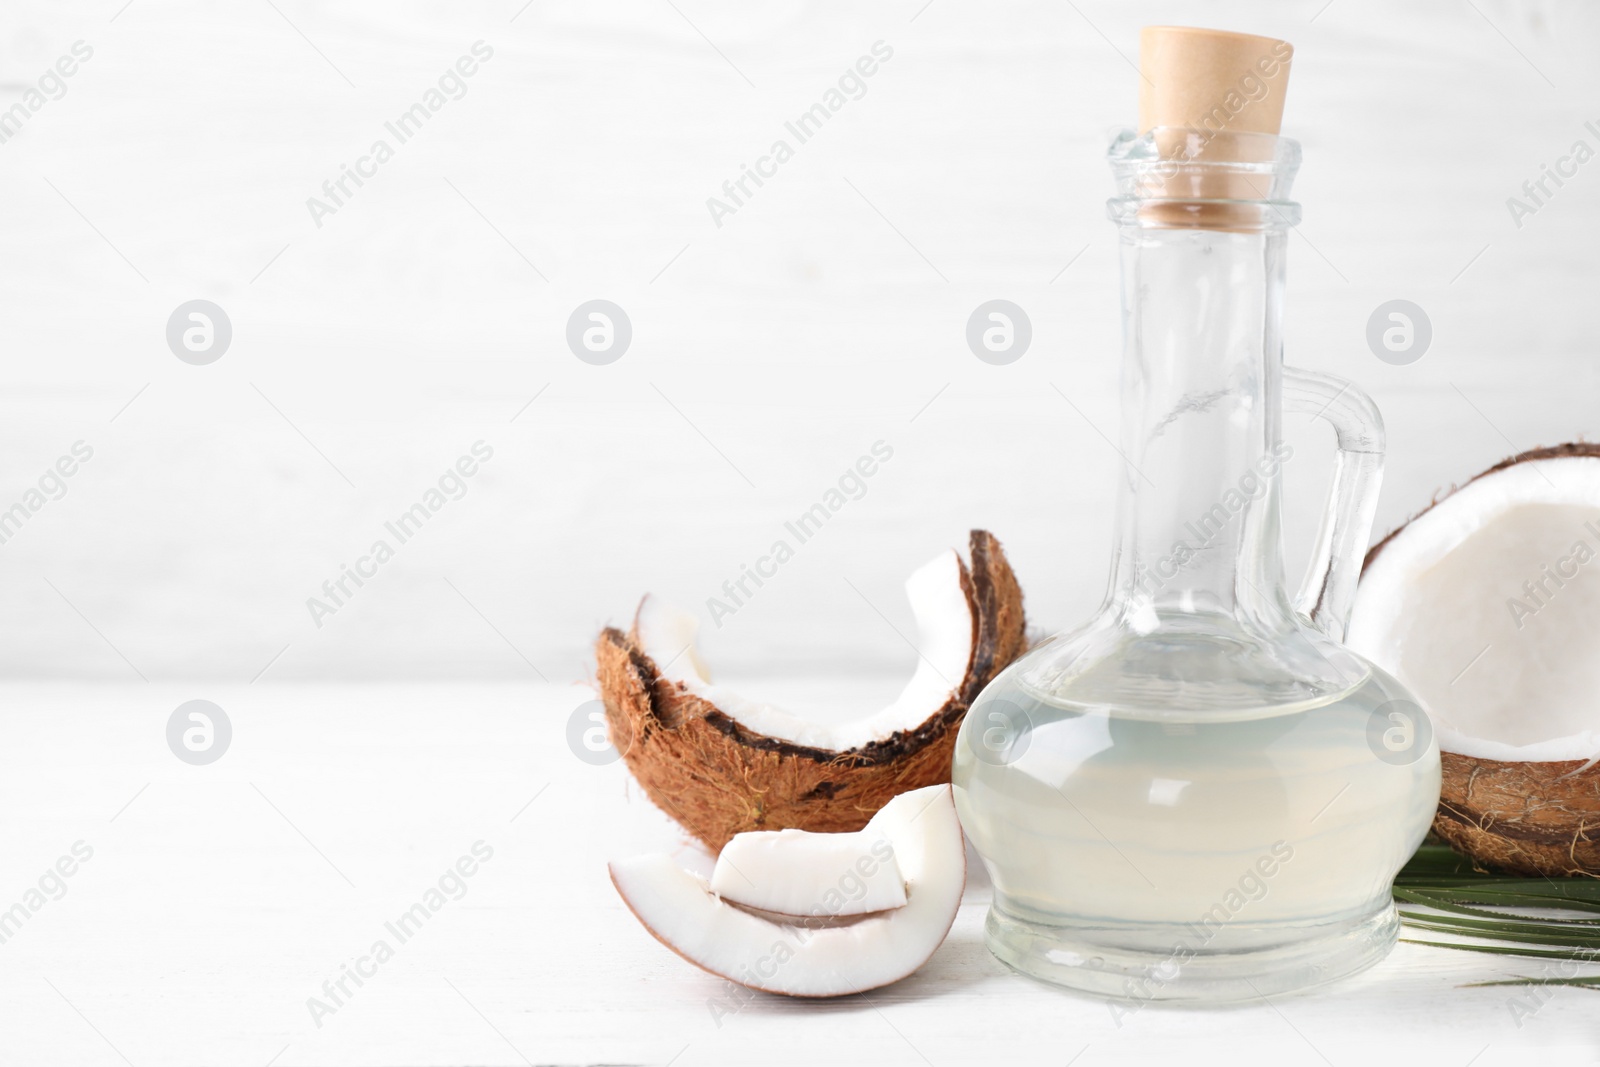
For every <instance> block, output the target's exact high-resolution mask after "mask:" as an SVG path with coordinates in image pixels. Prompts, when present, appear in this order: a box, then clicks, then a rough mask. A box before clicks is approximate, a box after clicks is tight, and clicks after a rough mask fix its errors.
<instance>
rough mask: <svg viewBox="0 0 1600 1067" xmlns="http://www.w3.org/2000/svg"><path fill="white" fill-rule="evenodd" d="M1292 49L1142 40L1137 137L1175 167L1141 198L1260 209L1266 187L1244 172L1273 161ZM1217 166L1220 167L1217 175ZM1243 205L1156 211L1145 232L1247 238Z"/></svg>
mask: <svg viewBox="0 0 1600 1067" xmlns="http://www.w3.org/2000/svg"><path fill="white" fill-rule="evenodd" d="M1293 57H1294V48H1293V46H1292V45H1290V44H1289V43H1288V42H1287V41H1280V40H1277V39H1276V38H1272V37H1256V36H1253V35H1251V34H1247V33H1229V32H1226V31H1223V30H1205V29H1198V28H1195V27H1191V26H1146V27H1145V28H1144V29H1143V30H1142V31H1141V32H1140V34H1139V71H1140V74H1141V75H1142V76H1143V77H1142V78H1141V80H1140V86H1139V133H1141V134H1147V133H1148V134H1151V136H1152V137H1153V138H1154V140H1155V147H1156V151H1157V154H1158V155H1159V156H1160V158H1161V159H1163V160H1170V161H1173V162H1172V165H1171V166H1170V167H1169V168H1168V169H1165V170H1162V171H1159V172H1158V174H1157V176H1155V177H1153V178H1152V179H1151V181H1150V182H1149V184H1148V185H1147V187H1146V188H1145V189H1144V190H1143V192H1144V195H1146V196H1148V197H1150V198H1151V199H1153V200H1162V199H1169V200H1173V201H1261V200H1266V199H1268V192H1267V185H1266V183H1265V182H1264V181H1263V180H1262V178H1261V176H1260V175H1259V174H1254V173H1250V172H1249V168H1248V167H1236V168H1230V167H1228V166H1227V164H1244V165H1248V164H1257V163H1262V162H1264V161H1267V160H1270V159H1271V157H1272V153H1273V152H1274V151H1275V149H1276V145H1275V138H1276V137H1277V134H1278V132H1279V127H1280V125H1281V124H1282V122H1283V102H1284V98H1285V97H1286V96H1287V95H1288V89H1289V64H1290V61H1291V60H1292V59H1293ZM1213 164H1221V166H1213ZM1258 214H1259V213H1258V212H1257V211H1254V210H1252V209H1251V208H1250V207H1247V206H1245V205H1244V204H1234V205H1228V204H1223V203H1212V204H1195V203H1189V204H1178V203H1168V204H1161V203H1153V204H1149V205H1147V207H1146V209H1144V210H1141V212H1140V215H1141V217H1142V218H1143V219H1144V220H1145V222H1146V224H1147V225H1157V226H1182V227H1193V228H1202V229H1218V230H1250V229H1254V228H1256V227H1255V226H1254V225H1253V224H1252V222H1251V220H1252V219H1253V218H1256V217H1257V216H1258Z"/></svg>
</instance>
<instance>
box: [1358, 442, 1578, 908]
mask: <svg viewBox="0 0 1600 1067" xmlns="http://www.w3.org/2000/svg"><path fill="white" fill-rule="evenodd" d="M1571 457H1589V458H1600V444H1591V443H1589V442H1587V441H1575V442H1570V443H1568V444H1562V445H1554V446H1551V447H1548V448H1535V449H1531V450H1529V451H1527V452H1521V453H1518V454H1517V455H1515V456H1512V457H1510V458H1509V459H1505V460H1502V461H1501V462H1499V463H1496V464H1495V465H1494V466H1493V467H1490V468H1489V469H1488V470H1486V471H1484V472H1483V473H1482V474H1479V475H1476V476H1475V477H1473V478H1471V479H1469V480H1468V481H1467V482H1465V483H1463V485H1461V486H1454V487H1452V488H1451V489H1450V490H1449V491H1448V492H1446V493H1444V494H1443V495H1441V496H1436V497H1435V498H1434V500H1433V502H1432V503H1430V504H1429V505H1428V506H1427V507H1426V508H1424V509H1423V510H1422V511H1420V512H1418V513H1417V514H1416V515H1413V516H1412V517H1411V518H1410V519H1407V520H1406V521H1405V522H1404V523H1402V524H1401V525H1400V526H1399V527H1397V528H1396V529H1394V530H1393V531H1391V532H1390V533H1389V534H1388V535H1387V536H1386V537H1384V538H1383V540H1381V541H1379V542H1378V543H1377V544H1375V545H1373V546H1372V548H1371V549H1369V550H1368V551H1367V556H1366V559H1365V560H1364V561H1363V563H1362V570H1363V571H1365V570H1366V568H1367V567H1369V566H1371V565H1372V561H1373V560H1375V559H1377V558H1378V554H1379V553H1380V552H1382V551H1383V549H1384V548H1385V547H1387V546H1388V544H1389V542H1391V541H1393V540H1394V538H1395V536H1396V535H1397V534H1399V533H1400V532H1401V531H1402V530H1404V529H1405V528H1406V527H1407V526H1409V525H1410V524H1411V523H1412V522H1414V521H1415V520H1416V519H1418V518H1420V517H1421V516H1423V515H1425V514H1427V513H1428V512H1429V511H1432V510H1433V509H1434V508H1435V507H1437V506H1438V505H1439V504H1440V502H1442V501H1444V500H1447V499H1449V498H1450V497H1451V496H1452V495H1454V494H1455V493H1457V492H1459V491H1460V490H1461V489H1462V488H1464V486H1466V485H1471V484H1472V483H1473V482H1475V481H1477V480H1478V479H1479V478H1484V477H1487V476H1488V475H1491V474H1494V473H1496V472H1498V471H1503V470H1505V469H1506V468H1507V467H1512V466H1515V465H1516V464H1518V463H1527V462H1530V461H1533V460H1542V459H1566V458H1571ZM1440 762H1441V765H1442V772H1443V777H1442V781H1441V784H1440V791H1439V810H1438V811H1437V812H1436V813H1435V815H1434V819H1433V832H1434V833H1435V834H1437V835H1438V836H1439V837H1440V839H1441V840H1443V841H1444V842H1445V843H1446V844H1448V845H1449V846H1450V847H1451V848H1453V849H1455V850H1456V851H1457V852H1459V853H1461V854H1462V855H1464V856H1466V857H1467V858H1468V859H1470V860H1472V862H1473V863H1474V864H1475V865H1477V866H1478V867H1481V868H1483V869H1484V870H1494V871H1504V872H1506V873H1509V874H1521V875H1530V876H1538V875H1545V876H1550V877H1558V876H1562V875H1588V876H1600V766H1595V767H1590V766H1587V765H1586V763H1585V762H1584V761H1582V760H1561V761H1551V762H1537V761H1502V760H1492V759H1479V758H1477V757H1473V756H1463V755H1460V754H1459V753H1455V752H1441V753H1440Z"/></svg>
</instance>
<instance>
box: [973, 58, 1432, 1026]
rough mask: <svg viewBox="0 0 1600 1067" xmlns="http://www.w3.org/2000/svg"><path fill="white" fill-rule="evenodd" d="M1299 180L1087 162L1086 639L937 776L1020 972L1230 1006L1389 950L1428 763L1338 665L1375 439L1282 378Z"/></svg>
mask: <svg viewBox="0 0 1600 1067" xmlns="http://www.w3.org/2000/svg"><path fill="white" fill-rule="evenodd" d="M1152 34H1153V35H1154V37H1153V40H1154V43H1155V45H1156V47H1155V48H1154V49H1153V52H1154V54H1155V55H1157V56H1164V57H1166V58H1167V59H1168V60H1169V61H1172V62H1171V63H1170V69H1169V68H1167V67H1163V68H1161V69H1159V70H1157V71H1156V72H1155V74H1154V76H1151V77H1149V78H1147V79H1146V82H1147V88H1152V87H1163V88H1164V89H1172V90H1173V91H1174V92H1176V91H1177V90H1179V89H1184V88H1185V78H1190V77H1192V76H1193V75H1194V72H1195V71H1196V70H1197V69H1203V68H1204V69H1210V68H1211V67H1214V68H1215V70H1214V73H1216V74H1217V76H1218V78H1219V79H1220V81H1219V84H1222V85H1224V86H1226V85H1228V84H1232V82H1231V81H1230V79H1231V78H1232V77H1233V74H1234V73H1236V70H1235V65H1236V64H1238V63H1245V62H1246V61H1247V60H1249V59H1251V57H1253V56H1254V55H1255V54H1256V53H1257V51H1258V50H1261V49H1266V50H1268V51H1269V52H1272V53H1273V54H1277V53H1278V52H1282V51H1283V50H1284V49H1287V46H1286V45H1284V44H1283V42H1281V41H1270V40H1266V39H1263V38H1246V37H1238V36H1237V35H1229V34H1218V33H1216V32H1215V31H1188V30H1180V29H1174V28H1170V27H1168V28H1160V29H1156V30H1146V41H1145V45H1146V46H1147V51H1150V49H1149V47H1148V46H1150V44H1151V42H1152V36H1151V35H1152ZM1280 46H1281V48H1280ZM1285 55H1286V53H1285ZM1286 62H1287V61H1286V59H1285V65H1286ZM1247 65H1248V64H1247ZM1191 87H1192V86H1191ZM1279 92H1280V93H1281V86H1280V87H1279ZM1192 95H1193V94H1189V95H1185V94H1184V93H1179V94H1178V97H1175V98H1174V99H1178V98H1179V97H1181V98H1182V99H1184V100H1187V99H1189V98H1190V96H1192ZM1201 95H1202V96H1203V94H1201ZM1279 100H1280V103H1281V97H1280V98H1279ZM1174 106H1176V105H1174ZM1180 117H1181V116H1180ZM1299 159H1300V153H1299V146H1298V145H1296V144H1295V142H1293V141H1291V140H1289V139H1288V138H1284V137H1279V136H1277V134H1276V122H1275V120H1274V122H1273V123H1272V124H1271V130H1270V132H1260V131H1245V132H1238V133H1234V132H1221V133H1218V132H1216V131H1213V130H1197V129H1194V128H1191V127H1186V126H1162V125H1159V124H1157V125H1155V126H1153V127H1152V128H1150V129H1148V130H1146V131H1145V132H1143V133H1141V134H1137V135H1136V134H1134V133H1132V132H1129V133H1126V134H1124V135H1122V136H1121V137H1119V138H1118V139H1117V140H1116V141H1115V142H1114V143H1113V145H1112V149H1111V163H1112V169H1113V172H1114V174H1115V175H1116V178H1117V184H1118V192H1119V195H1118V196H1117V197H1116V198H1115V199H1113V200H1112V201H1111V203H1110V213H1111V217H1112V219H1113V220H1114V221H1115V222H1116V223H1117V231H1118V239H1119V245H1120V249H1121V257H1122V318H1123V322H1122V326H1123V331H1122V332H1123V352H1122V427H1121V433H1122V437H1121V442H1120V444H1119V447H1118V448H1117V450H1116V451H1117V458H1118V459H1120V460H1121V470H1122V491H1121V494H1120V497H1119V503H1118V517H1117V537H1116V544H1115V548H1114V551H1113V554H1112V565H1111V580H1110V582H1109V585H1108V591H1107V595H1106V599H1105V601H1104V603H1103V604H1102V605H1101V607H1100V610H1099V611H1098V612H1096V613H1095V614H1094V616H1093V617H1092V618H1090V619H1089V620H1088V621H1087V622H1086V623H1084V624H1083V625H1082V626H1079V627H1078V628H1076V629H1074V630H1072V631H1070V632H1068V633H1066V634H1063V635H1061V636H1059V637H1057V638H1055V639H1053V640H1051V641H1049V642H1047V643H1046V644H1044V645H1043V646H1041V647H1038V648H1035V649H1033V650H1032V651H1030V652H1028V653H1027V654H1026V655H1024V656H1023V657H1021V658H1020V659H1018V660H1017V661H1016V662H1015V663H1013V664H1012V665H1011V666H1010V667H1008V668H1007V669H1006V670H1005V671H1004V672H1002V673H1001V674H1000V675H999V676H998V677H996V678H995V680H994V681H993V682H991V683H990V684H989V686H988V687H987V688H985V690H984V691H983V693H982V694H980V695H979V697H978V698H977V699H976V700H975V701H974V703H973V705H972V707H971V709H970V710H969V711H968V712H967V715H966V718H965V720H964V721H963V724H962V727H961V733H960V736H959V738H958V739H957V743H956V749H955V755H954V767H953V779H954V782H955V789H956V793H955V795H956V803H957V809H958V811H959V813H960V815H961V820H962V824H963V826H964V827H965V829H966V831H967V834H968V837H969V838H970V840H971V842H972V844H973V846H974V847H975V848H976V850H977V852H978V854H979V856H980V857H981V858H982V860H983V862H984V865H985V867H986V868H987V869H988V871H989V875H990V878H991V880H992V882H993V885H994V900H993V904H992V906H991V908H990V912H989V918H988V924H987V928H986V936H987V940H988V944H989V947H990V949H991V950H992V951H993V952H994V953H995V955H996V956H998V957H999V958H1000V959H1002V960H1004V961H1005V962H1006V963H1008V964H1010V965H1011V966H1013V967H1015V968H1016V969H1018V970H1020V971H1022V972H1024V973H1026V974H1029V975H1033V976H1035V977H1038V978H1042V979H1046V980H1048V981H1052V982H1058V983H1061V984H1064V985H1068V986H1074V987H1077V988H1081V989H1086V990H1092V991H1094V992H1098V993H1102V994H1107V995H1110V996H1114V997H1119V998H1123V999H1127V1000H1133V1001H1141V1002H1142V1001H1145V1000H1151V999H1180V1000H1182V999H1189V1000H1228V999H1254V998H1256V997H1258V996H1261V995H1266V994H1272V993H1277V992H1283V991H1286V990H1292V989H1300V988H1305V987H1307V986H1312V985H1317V984H1320V983H1324V982H1329V981H1332V980H1334V979H1337V978H1340V977H1343V976H1345V975H1348V974H1352V973H1354V972H1356V971H1359V970H1361V969H1363V968H1365V967H1368V966H1371V965H1372V964H1374V963H1376V962H1377V961H1378V960H1380V959H1382V958H1383V956H1384V955H1385V954H1386V953H1387V952H1388V951H1389V949H1390V948H1391V947H1392V945H1393V944H1394V942H1395V939H1396V935H1397V931H1398V920H1397V917H1396V914H1395V910H1394V906H1393V903H1392V901H1391V898H1390V886H1391V884H1392V882H1393V879H1394V876H1395V874H1396V873H1397V872H1398V871H1399V869H1400V867H1401V866H1402V865H1403V864H1404V862H1405V860H1406V859H1407V857H1408V856H1409V855H1410V854H1411V853H1412V852H1413V851H1414V850H1415V848H1416V847H1417V845H1418V844H1420V843H1421V841H1422V838H1423V836H1424V834H1425V833H1426V831H1427V827H1428V825H1429V823H1430V821H1431V819H1432V817H1433V813H1434V809H1435V808H1436V806H1437V805H1438V800H1439V751H1438V746H1437V744H1436V743H1435V742H1434V740H1433V738H1432V731H1431V729H1430V726H1429V722H1428V718H1427V715H1426V713H1425V711H1424V710H1423V708H1422V707H1421V706H1420V705H1419V703H1418V702H1417V701H1416V699H1415V698H1414V697H1412V696H1411V695H1410V694H1408V693H1407V692H1406V690H1405V689H1404V688H1403V687H1402V686H1401V685H1400V683H1399V682H1397V681H1396V680H1395V679H1394V678H1392V677H1391V676H1389V675H1387V674H1385V673H1383V672H1382V671H1380V670H1379V669H1378V668H1376V667H1374V666H1373V665H1371V664H1370V663H1368V662H1366V661H1365V660H1364V659H1362V658H1361V657H1360V656H1358V655H1356V654H1355V653H1353V652H1351V651H1350V650H1348V649H1346V648H1345V647H1344V646H1343V645H1342V644H1341V639H1342V637H1343V633H1344V627H1345V624H1346V622H1347V621H1348V618H1349V613H1350V607H1351V604H1352V601H1353V598H1354V591H1355V584H1356V579H1357V577H1358V576H1359V574H1360V570H1361V559H1362V554H1363V550H1364V549H1365V547H1366V543H1367V538H1368V535H1369V533H1370V530H1371V524H1372V514H1373V509H1374V507H1375V505H1376V498H1377V492H1378V485H1379V480H1380V476H1381V472H1382V465H1383V441H1384V436H1383V423H1382V420H1381V419H1380V418H1379V416H1378V412H1377V409H1376V407H1375V406H1373V404H1372V402H1371V400H1369V399H1368V398H1367V397H1366V396H1365V395H1364V394H1362V392H1361V391H1360V390H1359V389H1358V388H1356V387H1355V386H1354V385H1353V384H1351V383H1349V382H1344V381H1341V380H1339V379H1336V378H1332V377H1331V376H1326V375H1317V374H1309V373H1306V372H1300V371H1293V370H1290V369H1288V368H1286V367H1285V366H1284V365H1283V299H1284V284H1285V257H1286V254H1287V247H1288V232H1289V229H1290V227H1291V226H1293V225H1294V223H1295V222H1296V221H1297V219H1298V213H1299V207H1298V205H1296V204H1295V203H1294V202H1293V201H1291V200H1290V199H1289V189H1290V185H1291V183H1292V181H1293V178H1294V174H1295V170H1296V168H1297V166H1298V164H1299ZM1286 409H1287V410H1291V411H1298V412H1304V413H1305V414H1308V415H1312V416H1315V417H1317V418H1320V419H1322V420H1324V421H1326V422H1327V423H1329V424H1331V426H1332V427H1333V429H1334V431H1335V433H1336V435H1337V438H1338V447H1337V450H1336V452H1335V467H1334V473H1333V479H1332V492H1331V499H1330V501H1329V504H1328V507H1327V509H1326V511H1325V514H1324V520H1323V524H1322V527H1321V532H1320V534H1319V536H1318V541H1317V544H1316V547H1315V548H1314V550H1313V552H1312V553H1311V564H1310V567H1309V568H1308V571H1307V574H1306V578H1305V581H1304V582H1303V584H1302V586H1301V591H1300V593H1299V595H1298V596H1297V597H1295V598H1293V599H1291V597H1290V595H1289V593H1288V590H1287V586H1286V582H1285V576H1284V566H1283V554H1282V534H1281V529H1280V518H1279V513H1280V493H1281V483H1282V481H1283V476H1284V473H1285V471H1288V470H1295V471H1298V470H1299V469H1300V467H1301V465H1302V464H1303V462H1304V461H1302V460H1300V459H1299V458H1298V457H1297V456H1296V454H1295V451H1294V449H1293V448H1292V447H1290V446H1289V444H1288V443H1286V442H1285V441H1284V438H1283V418H1284V412H1285V410H1286ZM1079 463H1081V460H1080V459H1079V458H1078V457H1073V460H1072V462H1071V464H1069V465H1063V466H1064V467H1065V468H1066V469H1074V468H1075V467H1076V466H1077V465H1078V464H1079ZM1310 474H1311V472H1309V471H1308V472H1306V473H1305V475H1304V476H1303V477H1304V482H1309V481H1310ZM1304 482H1303V483H1302V484H1304ZM1058 491H1059V490H1058V488H1057V487H1056V486H1054V485H1053V484H1052V483H1051V482H1050V481H1049V479H1048V476H1047V477H1044V478H1041V484H1040V492H1041V494H1048V493H1052V492H1058Z"/></svg>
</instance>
